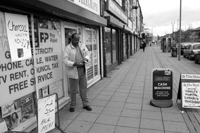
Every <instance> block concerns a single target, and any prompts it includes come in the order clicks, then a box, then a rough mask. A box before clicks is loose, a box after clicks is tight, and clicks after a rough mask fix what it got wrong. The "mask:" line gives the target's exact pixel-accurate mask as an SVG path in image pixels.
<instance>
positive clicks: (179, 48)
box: [178, 0, 182, 61]
mask: <svg viewBox="0 0 200 133" xmlns="http://www.w3.org/2000/svg"><path fill="white" fill-rule="evenodd" d="M181 8H182V0H180V19H179V47H178V60H179V61H180V60H181V58H180V56H181Z"/></svg>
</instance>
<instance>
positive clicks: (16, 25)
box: [5, 13, 32, 62]
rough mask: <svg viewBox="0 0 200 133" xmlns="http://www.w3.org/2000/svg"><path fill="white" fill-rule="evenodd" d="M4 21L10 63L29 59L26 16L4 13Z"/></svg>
mask: <svg viewBox="0 0 200 133" xmlns="http://www.w3.org/2000/svg"><path fill="white" fill-rule="evenodd" d="M5 20H6V31H7V36H8V42H9V48H10V52H11V61H12V62H15V61H20V60H25V59H29V58H31V57H32V54H31V45H30V39H29V24H28V16H26V15H19V14H12V13H5Z"/></svg>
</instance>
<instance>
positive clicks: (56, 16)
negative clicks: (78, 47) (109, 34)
mask: <svg viewBox="0 0 200 133" xmlns="http://www.w3.org/2000/svg"><path fill="white" fill-rule="evenodd" d="M59 1H60V2H58V1H57V4H56V3H54V1H45V0H41V1H34V2H32V1H23V0H20V1H18V2H13V1H12V2H11V1H4V2H3V3H1V5H0V57H1V60H0V71H1V75H0V88H1V89H0V120H1V119H3V122H4V123H5V124H6V126H7V128H8V130H9V131H10V130H12V131H31V130H33V129H34V128H35V127H36V126H37V124H36V121H37V116H36V114H37V109H36V107H37V99H38V98H41V97H45V96H48V95H50V94H54V93H56V94H58V101H59V106H60V108H62V107H64V106H65V105H66V104H67V103H68V102H69V96H68V82H67V81H68V80H67V76H66V74H65V73H66V71H67V70H66V67H65V65H64V63H63V50H64V48H65V46H66V45H68V44H69V43H70V35H72V34H73V33H75V32H76V33H78V34H79V35H80V37H81V39H80V42H81V43H85V44H86V46H87V48H88V50H89V52H90V59H91V60H90V62H89V63H88V64H87V66H86V73H87V82H88V86H91V85H92V84H94V83H96V82H97V81H98V80H100V79H101V73H100V52H99V51H100V45H101V44H100V30H99V29H100V26H106V24H107V22H106V20H105V19H104V18H101V17H100V16H99V15H97V14H98V10H96V11H97V12H96V14H95V13H92V11H90V10H89V11H88V10H87V9H85V8H83V7H81V6H79V5H77V3H75V4H74V3H73V2H69V1H62V0H59ZM47 2H48V3H47ZM96 2H97V1H96ZM97 3H98V2H97ZM60 4H61V5H62V6H65V7H67V6H70V8H75V9H76V10H79V11H80V10H81V11H82V12H84V14H85V16H84V15H82V16H78V15H80V13H79V14H78V15H77V14H76V15H72V13H73V10H70V11H67V10H63V9H61V8H62V6H61V5H60ZM97 6H99V5H97ZM44 7H45V8H44ZM46 9H47V10H46ZM98 9H99V7H98ZM76 10H74V13H76ZM51 11H52V12H53V13H52V12H51ZM88 15H89V16H88ZM61 16H62V17H61ZM72 16H73V18H72ZM19 18H22V19H19ZM89 18H91V19H89ZM22 30H23V31H24V32H23V33H22ZM14 31H15V32H14ZM12 41H13V43H11V42H12ZM14 44H16V45H17V46H18V44H20V45H19V47H17V48H15V47H14V46H13V45H14ZM15 51H17V52H15ZM26 51H29V52H26ZM15 54H16V55H17V56H14V55H15ZM28 55H29V56H28ZM36 92H37V93H36ZM37 94H38V95H37ZM0 124H2V123H0ZM0 132H1V129H0Z"/></svg>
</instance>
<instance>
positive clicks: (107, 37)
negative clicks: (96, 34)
mask: <svg viewBox="0 0 200 133" xmlns="http://www.w3.org/2000/svg"><path fill="white" fill-rule="evenodd" d="M105 42H106V43H105V45H106V65H107V66H109V65H111V50H112V48H111V28H107V27H105Z"/></svg>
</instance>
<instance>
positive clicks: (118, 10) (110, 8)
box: [106, 0, 127, 23]
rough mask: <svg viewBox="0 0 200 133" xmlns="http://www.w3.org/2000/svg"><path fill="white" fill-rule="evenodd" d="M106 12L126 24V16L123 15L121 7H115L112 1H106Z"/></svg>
mask: <svg viewBox="0 0 200 133" xmlns="http://www.w3.org/2000/svg"><path fill="white" fill-rule="evenodd" d="M106 10H107V11H109V12H111V13H113V14H114V15H115V16H116V17H118V18H119V19H120V20H121V21H123V22H124V23H127V16H126V15H125V13H124V12H123V10H122V9H121V7H120V6H119V5H117V3H115V2H114V1H113V0H107V6H106Z"/></svg>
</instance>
